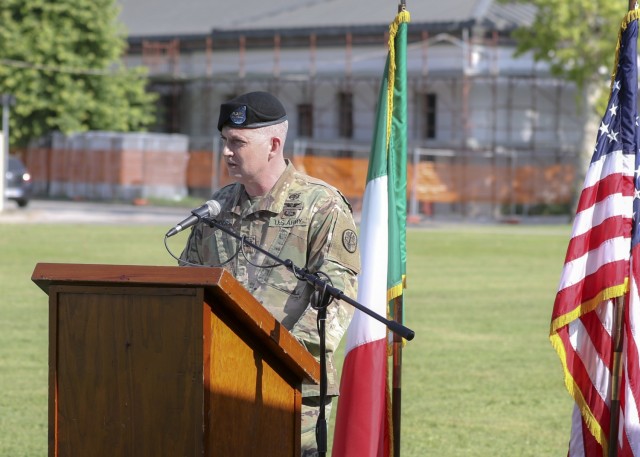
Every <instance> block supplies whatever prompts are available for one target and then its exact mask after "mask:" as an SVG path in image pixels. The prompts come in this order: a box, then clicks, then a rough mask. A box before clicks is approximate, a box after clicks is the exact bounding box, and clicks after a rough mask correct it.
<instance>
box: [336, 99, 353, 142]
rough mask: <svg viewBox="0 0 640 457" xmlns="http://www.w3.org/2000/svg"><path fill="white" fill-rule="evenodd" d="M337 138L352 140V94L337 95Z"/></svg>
mask: <svg viewBox="0 0 640 457" xmlns="http://www.w3.org/2000/svg"><path fill="white" fill-rule="evenodd" d="M338 136H339V137H340V138H353V94H352V93H351V92H339V93H338Z"/></svg>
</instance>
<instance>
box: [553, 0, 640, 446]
mask: <svg viewBox="0 0 640 457" xmlns="http://www.w3.org/2000/svg"><path fill="white" fill-rule="evenodd" d="M638 16H639V14H638V10H633V11H630V12H629V13H628V14H627V16H626V17H625V19H624V20H623V22H622V26H621V30H620V35H619V38H618V50H617V51H616V66H615V73H614V76H613V78H612V85H611V95H610V98H609V103H608V106H607V111H606V113H605V115H604V117H603V119H602V122H601V124H600V129H599V132H598V136H597V140H596V146H595V151H594V153H593V158H592V160H591V163H590V165H589V168H588V170H587V175H586V178H585V184H584V187H583V190H582V193H581V195H580V199H579V203H578V208H577V212H576V217H575V220H574V224H573V230H572V235H571V239H570V241H569V247H568V249H567V255H566V258H565V264H564V267H563V271H562V276H561V279H560V286H559V289H558V293H557V296H556V300H555V303H554V309H553V315H552V319H551V331H550V339H551V343H552V344H553V346H554V348H555V349H556V351H557V353H558V355H559V357H560V360H561V362H562V366H563V368H564V377H565V384H566V387H567V389H568V391H569V393H570V394H571V395H572V397H573V398H574V400H575V407H574V412H573V416H572V426H571V438H570V442H569V453H568V455H569V456H570V457H574V456H586V457H596V456H609V444H610V440H611V439H613V440H614V445H615V442H617V444H618V445H617V449H612V451H613V452H617V455H618V456H637V457H640V421H639V418H638V409H639V405H640V367H639V353H638V344H637V343H638V341H640V340H639V339H638V336H637V329H636V327H637V325H638V323H640V315H639V313H640V294H639V291H638V284H639V283H640V246H639V241H640V230H638V229H637V227H638V224H639V220H640V204H639V201H640V200H639V198H640V190H639V189H640V179H639V177H638V169H639V167H640V162H638V160H637V157H638V154H636V153H637V151H638V145H639V143H638V117H637V105H636V103H637V91H638V74H637V63H636V61H637V40H638V24H637V19H638ZM616 306H618V307H620V306H623V324H622V332H621V335H622V338H623V339H622V341H623V344H622V349H621V352H620V351H618V352H619V353H620V359H619V360H620V361H621V362H620V363H621V367H622V371H621V375H620V383H619V389H620V390H619V398H615V397H616V395H613V397H612V389H614V392H615V387H616V386H615V384H616V382H615V377H614V378H613V381H612V374H613V373H614V370H613V368H614V360H615V356H616V354H615V353H616V351H615V339H616V332H615V328H614V314H615V309H616ZM612 399H613V400H614V401H612ZM618 405H619V406H618ZM612 418H613V428H612ZM616 429H617V430H616ZM612 432H613V433H617V434H616V435H615V436H611V434H612Z"/></svg>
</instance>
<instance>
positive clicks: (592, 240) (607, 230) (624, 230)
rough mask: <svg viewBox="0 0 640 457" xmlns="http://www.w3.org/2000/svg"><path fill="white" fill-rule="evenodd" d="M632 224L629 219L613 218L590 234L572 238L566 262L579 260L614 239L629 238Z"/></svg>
mask: <svg viewBox="0 0 640 457" xmlns="http://www.w3.org/2000/svg"><path fill="white" fill-rule="evenodd" d="M631 224H632V221H631V219H630V218H628V217H623V216H613V217H609V218H607V219H605V220H604V221H603V222H602V223H601V224H599V225H596V226H595V227H593V228H592V229H591V230H589V231H588V232H585V233H583V234H582V235H577V236H575V237H573V238H571V240H570V241H569V247H568V248H567V256H566V258H565V259H564V262H565V263H567V262H571V261H572V260H575V259H578V258H580V257H582V256H583V255H585V254H586V253H587V252H589V251H593V250H594V249H596V248H598V247H599V246H601V245H602V243H604V242H605V241H607V240H610V239H612V238H618V237H624V236H627V237H628V236H629V233H630V232H631Z"/></svg>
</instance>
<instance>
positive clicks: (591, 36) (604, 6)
mask: <svg viewBox="0 0 640 457" xmlns="http://www.w3.org/2000/svg"><path fill="white" fill-rule="evenodd" d="M516 1H518V0H516ZM519 2H520V3H528V4H532V5H534V6H535V7H536V8H537V12H536V15H535V19H534V22H533V24H532V25H531V26H530V27H528V28H522V29H519V30H516V31H515V32H514V38H515V39H516V41H517V51H516V52H517V53H518V54H522V53H525V52H532V53H533V56H534V58H535V59H536V60H537V61H544V62H547V63H548V64H549V67H550V71H551V73H552V74H553V75H555V76H558V77H562V78H565V79H567V80H569V81H572V82H574V83H575V85H576V88H577V89H578V96H579V99H578V100H577V102H578V108H579V109H578V113H579V115H580V117H581V119H580V120H581V125H582V126H583V140H582V145H581V151H580V154H579V155H578V156H577V157H576V171H577V175H578V179H577V180H576V192H578V191H579V188H580V187H581V186H582V184H583V178H584V173H585V172H586V169H587V166H588V163H589V160H590V159H591V155H592V153H593V145H594V144H595V140H596V135H597V130H598V125H599V121H600V118H601V116H602V113H603V110H604V108H605V106H606V102H607V98H608V95H609V92H608V91H609V84H610V75H611V74H612V72H613V70H614V69H613V63H614V59H615V50H616V44H617V38H618V32H619V30H620V24H621V22H622V19H623V18H624V15H625V13H626V12H627V11H628V8H629V4H628V3H627V1H622V0H616V1H608V0H575V1H571V2H567V1H566V0H522V1H519ZM576 196H577V195H576Z"/></svg>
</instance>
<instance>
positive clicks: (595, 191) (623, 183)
mask: <svg viewBox="0 0 640 457" xmlns="http://www.w3.org/2000/svg"><path fill="white" fill-rule="evenodd" d="M587 174H588V172H587ZM633 190H634V185H633V176H627V175H623V174H622V173H612V174H610V175H609V176H606V177H604V178H602V179H601V180H599V181H598V182H596V183H595V184H594V185H593V186H591V187H586V188H585V189H583V191H582V193H581V194H580V200H579V201H578V209H577V213H579V212H581V211H584V210H585V209H587V208H590V207H592V206H593V205H595V204H596V203H598V202H601V201H603V200H604V199H606V198H607V197H608V196H610V195H613V194H622V195H626V196H632V195H633Z"/></svg>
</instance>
